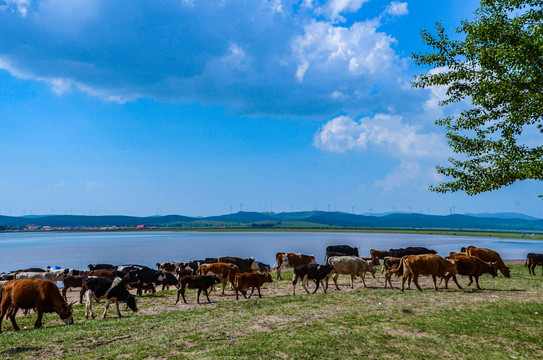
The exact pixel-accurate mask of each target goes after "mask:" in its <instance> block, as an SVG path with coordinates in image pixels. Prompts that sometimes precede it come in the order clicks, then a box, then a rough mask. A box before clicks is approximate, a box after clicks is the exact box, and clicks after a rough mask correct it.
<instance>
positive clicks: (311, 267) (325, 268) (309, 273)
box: [292, 264, 334, 295]
mask: <svg viewBox="0 0 543 360" xmlns="http://www.w3.org/2000/svg"><path fill="white" fill-rule="evenodd" d="M332 270H334V267H333V266H332V265H319V264H305V265H300V266H295V267H294V279H293V280H292V295H295V294H296V283H297V282H298V278H300V279H302V286H303V287H304V289H305V291H307V293H308V294H309V290H307V286H306V283H307V282H308V280H309V279H311V280H314V281H315V284H316V287H315V290H314V291H313V294H314V293H316V292H317V289H318V288H319V284H321V283H322V281H323V280H324V279H326V278H327V277H328V275H330V272H332ZM322 289H323V290H324V293H325V294H326V286H324V283H322Z"/></svg>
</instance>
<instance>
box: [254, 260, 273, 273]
mask: <svg viewBox="0 0 543 360" xmlns="http://www.w3.org/2000/svg"><path fill="white" fill-rule="evenodd" d="M256 267H257V268H258V271H259V272H261V273H263V274H268V273H270V272H271V267H270V265H268V264H264V263H263V262H260V261H257V262H256Z"/></svg>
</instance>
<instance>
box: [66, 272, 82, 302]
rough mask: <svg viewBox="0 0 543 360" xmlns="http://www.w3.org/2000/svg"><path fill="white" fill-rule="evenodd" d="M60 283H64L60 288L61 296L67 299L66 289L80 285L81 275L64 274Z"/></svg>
mask: <svg viewBox="0 0 543 360" xmlns="http://www.w3.org/2000/svg"><path fill="white" fill-rule="evenodd" d="M62 283H63V284H64V287H63V288H62V297H63V298H64V300H68V299H67V298H66V293H67V292H68V289H70V288H77V287H82V286H83V276H81V275H78V276H71V275H66V274H65V275H64V276H63V278H62Z"/></svg>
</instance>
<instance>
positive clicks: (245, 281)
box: [234, 273, 273, 300]
mask: <svg viewBox="0 0 543 360" xmlns="http://www.w3.org/2000/svg"><path fill="white" fill-rule="evenodd" d="M272 282H273V280H272V278H271V275H270V274H259V273H239V274H237V275H236V281H235V285H234V291H235V292H236V300H239V297H238V291H239V292H241V294H242V295H243V297H244V298H246V299H247V296H246V292H245V290H243V289H247V288H251V293H250V294H249V297H248V298H249V299H250V298H251V296H252V295H253V292H254V291H255V288H257V289H258V297H259V298H261V297H262V295H261V294H260V287H261V286H262V285H264V284H265V283H272Z"/></svg>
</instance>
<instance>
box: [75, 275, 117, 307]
mask: <svg viewBox="0 0 543 360" xmlns="http://www.w3.org/2000/svg"><path fill="white" fill-rule="evenodd" d="M82 276H83V282H82V284H81V291H80V292H79V303H80V304H81V303H83V294H85V292H86V291H87V286H86V283H85V280H86V279H87V278H88V277H89V276H98V277H121V278H122V277H124V276H125V274H123V273H122V272H120V271H117V270H91V271H87V272H86V273H84V274H83V275H82Z"/></svg>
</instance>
